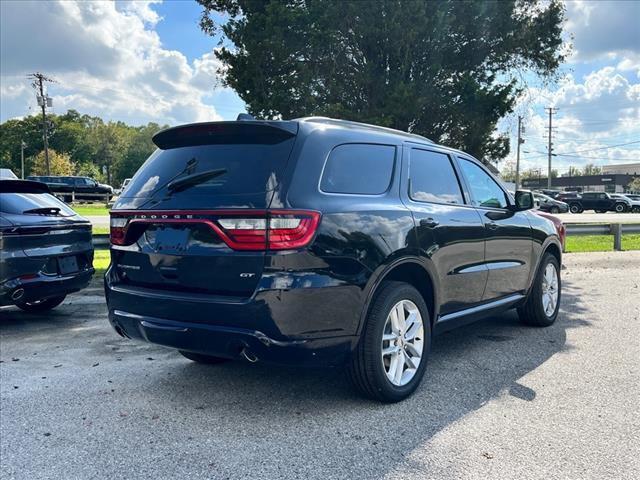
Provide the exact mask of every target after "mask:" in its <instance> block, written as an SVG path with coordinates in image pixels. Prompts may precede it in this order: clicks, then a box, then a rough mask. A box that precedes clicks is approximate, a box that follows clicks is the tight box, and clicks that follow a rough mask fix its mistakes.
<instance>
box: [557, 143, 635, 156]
mask: <svg viewBox="0 0 640 480" xmlns="http://www.w3.org/2000/svg"><path fill="white" fill-rule="evenodd" d="M636 143H640V140H636V141H635V142H627V143H619V144H617V145H609V146H607V147H600V148H588V149H586V150H576V151H575V152H565V153H564V155H566V154H568V153H584V152H595V151H596V150H607V149H609V148H615V147H624V146H626V145H634V144H636Z"/></svg>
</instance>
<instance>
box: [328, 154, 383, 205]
mask: <svg viewBox="0 0 640 480" xmlns="http://www.w3.org/2000/svg"><path fill="white" fill-rule="evenodd" d="M395 158H396V147H394V146H392V145H374V144H366V143H350V144H345V145H338V146H337V147H335V148H334V149H333V150H332V151H331V153H330V154H329V157H328V158H327V162H326V164H325V166H324V170H323V172H322V178H321V179H320V190H322V191H323V192H326V193H345V194H356V195H358V194H359V195H380V194H382V193H384V192H386V191H387V190H388V189H389V185H390V184H391V179H392V176H393V167H394V163H395Z"/></svg>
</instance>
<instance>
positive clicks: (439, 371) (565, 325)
mask: <svg viewBox="0 0 640 480" xmlns="http://www.w3.org/2000/svg"><path fill="white" fill-rule="evenodd" d="M580 296H581V289H580V288H578V287H576V286H573V285H571V284H570V283H569V282H565V284H564V286H563V299H562V310H561V313H560V315H559V318H558V321H557V322H556V323H555V324H554V325H553V326H551V327H549V328H533V327H527V326H524V325H523V324H521V323H520V321H519V320H518V318H517V314H516V313H515V311H511V312H508V313H506V314H503V315H500V316H496V317H493V318H489V319H486V320H484V321H481V322H478V323H476V324H473V325H469V326H467V327H463V328H460V329H457V330H453V331H450V332H448V333H446V334H444V335H441V336H439V337H437V338H436V339H435V342H434V348H433V351H432V354H431V358H430V365H429V366H428V368H427V374H426V376H425V378H424V380H423V382H422V385H421V387H420V388H419V389H418V390H417V391H416V392H415V394H414V395H413V396H412V397H410V398H409V399H407V400H405V401H404V402H401V403H399V404H396V405H384V404H379V403H376V402H372V401H367V400H364V399H361V398H359V397H358V396H357V394H355V393H354V392H353V390H351V388H350V387H349V384H348V382H347V380H346V378H345V375H344V372H343V370H342V369H316V370H308V369H299V368H284V367H274V366H267V365H261V364H259V363H258V364H255V365H248V364H246V363H237V362H231V363H227V364H223V365H218V366H204V365H198V364H194V363H189V362H187V361H184V362H181V363H180V364H179V365H177V366H176V368H175V370H174V371H173V374H172V375H171V376H170V377H169V378H167V377H166V376H165V377H163V376H161V375H159V376H158V377H157V378H156V380H157V381H158V382H160V383H161V384H162V388H153V389H152V392H153V393H152V397H153V398H152V401H153V402H156V403H162V402H168V401H169V402H171V401H172V402H175V394H172V395H170V396H169V395H167V396H166V397H165V395H163V392H165V391H167V389H168V388H169V386H170V385H171V386H174V387H178V388H179V390H180V392H181V400H180V408H181V409H183V410H184V411H185V412H188V411H190V410H191V411H195V410H199V411H201V412H202V413H203V417H202V418H203V419H206V421H205V422H204V423H202V424H201V428H202V431H201V432H200V434H201V435H204V436H206V435H207V432H208V431H209V430H210V426H211V424H212V423H215V424H216V426H217V429H216V430H217V431H223V432H224V431H225V430H226V429H231V430H235V429H238V428H242V434H243V436H245V437H246V438H249V439H250V441H249V443H251V442H257V443H262V442H268V441H269V439H270V438H272V439H273V438H275V437H276V436H277V435H278V432H280V434H281V432H283V431H284V432H287V434H288V436H290V437H291V445H292V447H293V448H295V446H296V444H298V445H302V444H304V445H305V449H304V451H305V452H306V453H305V454H304V455H315V454H317V455H320V452H316V449H315V448H311V449H309V446H310V445H331V458H333V459H337V458H342V459H343V460H345V461H346V460H347V459H349V458H351V457H355V456H358V457H359V461H358V465H361V466H362V470H361V471H358V468H359V467H357V466H354V467H353V468H354V470H351V471H350V472H349V474H350V475H351V476H352V477H353V478H360V477H361V476H366V477H367V478H372V477H371V472H370V471H369V470H367V467H366V465H367V457H370V458H371V461H374V459H375V458H379V456H380V455H383V456H386V458H387V459H392V458H397V459H398V462H400V461H401V459H402V458H403V457H404V456H406V455H408V454H409V453H410V452H411V451H412V450H414V449H415V448H416V447H418V446H419V445H421V444H422V443H424V442H425V441H427V440H429V439H430V438H431V437H432V436H433V435H435V434H436V433H437V432H439V431H440V430H442V429H444V428H445V427H447V426H448V425H450V424H451V423H453V422H456V421H458V420H459V419H461V418H462V417H464V416H465V415H467V414H469V413H471V412H473V411H475V410H477V409H480V408H482V406H483V405H485V404H486V403H487V402H490V401H491V400H493V399H495V398H497V397H500V396H502V395H510V396H512V397H515V398H517V399H519V400H521V401H525V402H532V401H535V399H536V396H537V395H544V392H536V391H534V390H532V389H530V388H528V387H527V386H525V385H523V384H521V383H519V380H520V379H521V378H522V377H524V376H525V375H527V374H528V373H529V372H531V371H533V370H535V369H537V368H538V367H540V366H541V365H543V364H544V362H546V361H547V360H548V359H549V358H551V357H552V356H553V355H555V354H557V353H560V352H563V351H567V350H569V349H571V348H574V347H573V346H572V345H570V344H567V331H568V330H570V329H573V328H579V327H588V326H589V325H590V323H589V321H588V320H585V318H584V317H585V313H586V309H585V308H584V307H583V306H582V304H581V300H580ZM407 411H414V412H421V413H420V416H419V417H415V420H417V421H413V422H407V416H406V412H407ZM247 417H248V418H247ZM392 426H393V427H392ZM192 433H195V435H194V436H196V437H197V435H198V432H192ZM336 438H338V439H339V441H336ZM261 451H262V455H264V450H262V449H261ZM313 452H316V453H315V454H314V453H313ZM301 454H302V453H301ZM325 454H326V452H325ZM238 455H240V456H241V457H242V458H244V460H245V461H258V459H257V458H254V459H252V458H245V457H246V455H248V454H247V452H244V453H243V454H238ZM273 455H274V456H273V458H266V459H265V458H261V459H259V461H260V462H277V461H278V458H277V453H276V450H273ZM375 464H376V465H378V466H379V465H380V462H379V461H375ZM388 467H389V469H393V468H394V465H393V464H392V463H390V464H388ZM385 474H386V472H385V471H379V475H376V477H377V478H381V477H384V476H385Z"/></svg>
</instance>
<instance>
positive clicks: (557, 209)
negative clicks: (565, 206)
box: [549, 206, 560, 213]
mask: <svg viewBox="0 0 640 480" xmlns="http://www.w3.org/2000/svg"><path fill="white" fill-rule="evenodd" d="M549 213H560V209H559V208H558V207H555V206H554V207H551V210H550V211H549Z"/></svg>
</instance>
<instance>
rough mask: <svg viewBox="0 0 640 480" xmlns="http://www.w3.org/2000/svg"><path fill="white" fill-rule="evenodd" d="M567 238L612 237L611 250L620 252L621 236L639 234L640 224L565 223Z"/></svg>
mask: <svg viewBox="0 0 640 480" xmlns="http://www.w3.org/2000/svg"><path fill="white" fill-rule="evenodd" d="M565 227H566V229H567V236H569V235H570V236H574V235H613V249H614V250H618V251H619V250H622V235H624V234H625V233H640V223H598V224H596V223H589V224H579V223H567V224H565Z"/></svg>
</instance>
